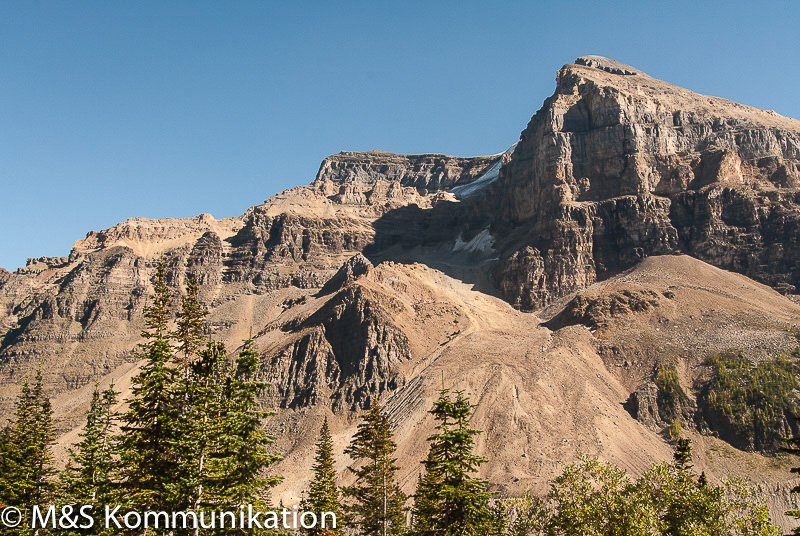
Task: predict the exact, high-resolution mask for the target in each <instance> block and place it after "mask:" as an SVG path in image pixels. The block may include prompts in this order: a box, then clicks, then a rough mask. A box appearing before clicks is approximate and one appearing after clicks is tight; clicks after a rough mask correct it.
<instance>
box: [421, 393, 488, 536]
mask: <svg viewBox="0 0 800 536" xmlns="http://www.w3.org/2000/svg"><path fill="white" fill-rule="evenodd" d="M472 412H473V407H472V406H471V405H470V403H469V401H468V400H467V398H466V396H464V393H463V392H461V391H457V392H456V393H455V399H454V400H453V399H451V397H450V393H449V390H448V389H442V390H441V391H440V396H439V399H438V400H437V401H436V403H435V404H434V407H433V409H432V410H431V412H430V413H431V414H433V416H434V417H435V418H436V420H437V421H439V424H438V426H437V427H436V429H437V430H438V433H436V434H434V435H432V436H430V437H429V438H428V441H429V442H430V444H431V448H430V453H429V455H428V459H427V460H425V461H424V462H422V463H423V464H424V465H425V469H426V472H427V474H426V475H425V476H424V477H423V478H422V480H421V481H420V485H419V487H418V489H417V494H416V497H415V505H414V516H415V519H414V523H415V526H414V533H415V534H418V535H420V536H429V535H430V536H433V535H436V536H439V535H442V536H456V535H458V536H473V535H474V536H479V535H485V534H489V533H490V532H492V531H493V530H494V526H495V525H496V519H495V517H496V516H495V513H494V512H493V510H492V508H491V506H490V499H491V497H492V493H490V492H489V491H488V482H487V481H486V480H483V479H479V478H476V477H474V476H472V475H473V474H474V473H475V472H476V471H477V470H478V468H479V467H480V466H481V464H483V463H484V462H485V461H486V458H484V457H482V456H477V455H475V454H473V448H474V446H475V442H474V437H475V436H476V435H478V434H479V433H480V431H479V430H475V429H473V428H470V427H469V418H470V416H471V415H472Z"/></svg>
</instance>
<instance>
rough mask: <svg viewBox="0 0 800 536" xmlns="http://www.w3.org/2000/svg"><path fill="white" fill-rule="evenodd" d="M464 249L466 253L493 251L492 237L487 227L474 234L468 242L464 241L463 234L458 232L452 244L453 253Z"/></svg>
mask: <svg viewBox="0 0 800 536" xmlns="http://www.w3.org/2000/svg"><path fill="white" fill-rule="evenodd" d="M458 251H465V252H467V253H484V254H485V253H494V237H492V234H491V233H490V232H489V228H488V227H487V228H486V229H484V230H483V231H481V232H480V233H478V234H476V235H475V236H474V237H473V238H472V240H470V241H469V242H464V238H463V234H461V233H459V235H458V237H457V238H456V242H455V244H453V253H456V252H458Z"/></svg>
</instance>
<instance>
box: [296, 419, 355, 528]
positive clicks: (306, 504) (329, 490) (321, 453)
mask: <svg viewBox="0 0 800 536" xmlns="http://www.w3.org/2000/svg"><path fill="white" fill-rule="evenodd" d="M312 469H313V471H314V477H313V480H312V481H311V486H310V487H309V490H308V496H306V497H305V498H304V499H303V501H302V502H301V503H300V509H301V510H304V511H308V512H315V513H316V514H317V516H321V514H322V513H323V512H332V513H333V514H335V515H336V528H335V529H322V528H319V527H318V528H313V529H308V530H303V532H302V533H303V534H307V535H309V536H324V535H330V534H342V532H343V530H342V529H343V525H344V523H343V518H344V516H343V515H342V504H341V501H340V498H339V488H338V487H337V486H336V467H335V466H334V462H333V438H332V437H331V431H330V428H329V427H328V418H327V417H326V418H325V422H324V423H323V425H322V428H321V429H320V431H319V440H318V441H317V453H316V456H315V457H314V465H313V467H312Z"/></svg>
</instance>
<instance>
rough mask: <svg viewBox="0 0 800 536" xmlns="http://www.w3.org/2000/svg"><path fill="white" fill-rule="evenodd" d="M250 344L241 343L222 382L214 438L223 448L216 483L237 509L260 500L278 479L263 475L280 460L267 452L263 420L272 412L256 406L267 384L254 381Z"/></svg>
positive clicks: (270, 442) (271, 440) (255, 357)
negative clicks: (220, 417) (217, 430)
mask: <svg viewBox="0 0 800 536" xmlns="http://www.w3.org/2000/svg"><path fill="white" fill-rule="evenodd" d="M253 344H254V342H253V339H252V338H250V339H247V340H246V341H245V343H244V346H243V347H242V349H241V350H240V351H239V356H238V358H237V361H236V368H235V370H231V371H229V373H228V375H227V378H226V380H225V391H224V396H225V402H224V404H223V409H224V411H225V418H224V420H223V421H222V429H221V432H222V433H221V435H220V436H219V438H218V439H219V441H220V443H221V444H222V445H223V448H222V449H221V451H220V454H218V456H219V457H220V460H219V468H218V476H217V482H218V485H219V486H220V488H221V489H222V490H224V491H225V496H226V502H227V504H232V505H237V506H238V505H243V504H256V503H257V501H258V500H263V499H264V498H265V495H266V493H267V492H268V490H269V488H272V487H274V486H276V485H277V484H279V483H280V482H281V480H282V477H279V476H266V475H265V474H264V471H265V470H266V469H267V468H268V467H269V466H271V465H272V464H274V463H276V462H278V461H280V460H281V459H282V458H281V456H280V455H279V454H277V453H275V452H271V451H270V448H271V446H272V445H273V444H274V443H275V436H272V435H270V434H268V433H267V432H266V431H264V429H263V427H262V425H263V422H264V420H265V419H266V418H268V417H271V416H273V415H275V413H274V412H272V411H266V410H264V409H262V408H261V405H260V403H259V396H260V395H261V393H262V392H263V391H264V389H266V388H267V387H268V386H269V384H268V383H267V382H264V381H260V380H258V379H257V378H256V374H257V371H258V353H257V352H256V351H255V349H254V348H253ZM267 502H268V501H267Z"/></svg>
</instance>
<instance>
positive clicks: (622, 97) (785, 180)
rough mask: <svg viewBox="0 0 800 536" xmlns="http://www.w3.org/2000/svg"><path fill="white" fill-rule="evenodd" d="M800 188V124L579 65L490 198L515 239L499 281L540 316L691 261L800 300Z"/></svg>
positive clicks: (633, 75) (595, 64)
mask: <svg viewBox="0 0 800 536" xmlns="http://www.w3.org/2000/svg"><path fill="white" fill-rule="evenodd" d="M798 186H800V122H798V121H796V120H793V119H788V118H784V117H781V116H779V115H777V114H775V113H774V112H768V111H764V110H758V109H755V108H750V107H747V106H743V105H740V104H736V103H733V102H730V101H726V100H724V99H720V98H717V97H707V96H703V95H698V94H695V93H692V92H691V91H688V90H685V89H682V88H678V87H676V86H673V85H670V84H667V83H665V82H662V81H660V80H656V79H654V78H651V77H650V76H648V75H646V74H644V73H642V72H641V71H639V70H637V69H634V68H632V67H629V66H625V65H623V64H619V63H618V62H613V61H611V60H607V59H605V58H599V57H596V56H586V57H583V58H579V59H578V60H577V61H576V63H575V64H571V65H566V66H564V68H563V69H561V71H559V73H558V79H557V87H556V92H555V94H554V95H553V96H552V97H550V98H549V99H547V100H546V101H545V104H544V106H543V107H542V109H541V110H539V112H537V113H536V115H535V116H534V117H533V119H532V120H531V122H530V124H529V125H528V128H527V129H525V131H523V133H522V135H521V137H520V142H519V144H518V145H517V147H516V150H515V151H514V153H513V154H512V155H511V158H510V159H509V162H508V163H507V164H506V165H505V166H504V167H503V169H502V170H501V172H500V177H499V179H498V181H497V182H496V183H494V184H493V185H492V188H491V195H487V196H486V208H485V209H484V210H486V211H489V212H491V214H492V215H496V219H494V220H493V232H495V233H497V234H499V235H507V234H508V235H513V240H508V241H507V242H506V244H505V248H506V250H505V254H504V256H503V258H502V259H501V261H500V262H499V264H498V266H497V268H496V270H495V276H496V278H497V283H498V286H499V287H500V288H501V290H502V291H503V294H504V295H505V296H506V297H507V299H508V300H509V301H511V302H512V303H514V304H516V305H517V306H519V307H522V308H524V309H535V308H538V307H541V306H543V305H545V304H547V303H549V302H550V301H552V300H553V299H556V298H559V297H561V296H564V295H565V294H567V293H569V292H572V291H574V290H577V289H580V288H583V287H585V286H586V285H587V284H590V283H592V282H593V281H596V280H598V279H602V278H604V277H607V276H608V275H609V274H612V273H615V272H617V271H619V270H621V269H625V268H627V267H630V266H632V265H633V264H634V263H635V262H638V261H639V260H641V259H642V258H644V257H646V256H649V255H658V254H663V253H671V252H683V253H688V254H691V255H693V256H696V257H698V258H700V259H703V260H705V261H706V262H709V263H711V264H713V265H715V266H720V267H723V268H726V269H731V270H735V271H738V272H741V273H744V274H747V275H748V276H750V277H752V278H754V279H757V280H759V281H763V282H765V283H768V284H770V285H772V286H774V287H776V288H780V289H781V290H783V291H785V292H794V291H795V290H796V289H797V288H800V287H798V285H800V248H799V247H798V246H800V243H798V239H799V237H800V235H799V234H798V232H797V231H798V230H800V211H798V200H800V197H798V196H799V195H800V194H799V193H798ZM515 242H516V243H515Z"/></svg>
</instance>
